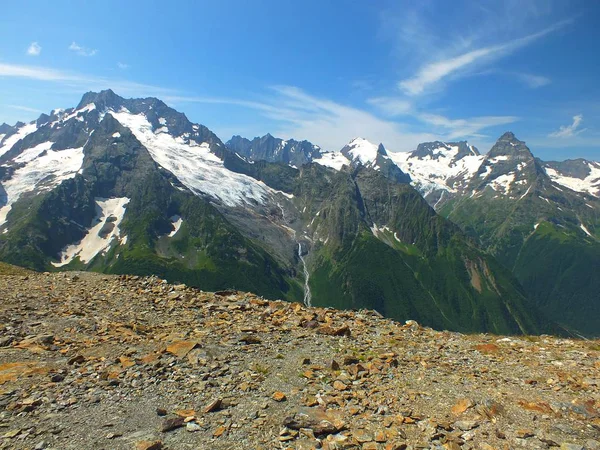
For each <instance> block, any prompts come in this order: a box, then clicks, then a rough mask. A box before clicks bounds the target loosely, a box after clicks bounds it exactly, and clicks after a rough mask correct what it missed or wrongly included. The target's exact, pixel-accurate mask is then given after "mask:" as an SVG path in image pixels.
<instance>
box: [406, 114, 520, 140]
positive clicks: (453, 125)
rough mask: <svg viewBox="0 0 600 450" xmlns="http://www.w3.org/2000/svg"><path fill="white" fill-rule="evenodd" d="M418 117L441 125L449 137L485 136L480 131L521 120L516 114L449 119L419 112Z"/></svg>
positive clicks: (431, 123) (432, 123)
mask: <svg viewBox="0 0 600 450" xmlns="http://www.w3.org/2000/svg"><path fill="white" fill-rule="evenodd" d="M417 117H418V119H419V120H421V121H422V122H424V123H426V124H428V125H431V126H434V127H441V128H443V129H445V130H446V132H445V133H444V134H445V135H446V136H447V139H455V138H460V137H484V136H483V135H481V134H480V132H481V131H482V130H484V129H486V128H490V127H495V126H499V125H507V124H510V123H514V122H516V121H518V120H519V118H518V117H516V116H481V117H472V118H469V119H448V118H447V117H444V116H441V115H438V114H427V113H424V114H419V115H418V116H417Z"/></svg>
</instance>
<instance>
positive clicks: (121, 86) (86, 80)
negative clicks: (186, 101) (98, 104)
mask: <svg viewBox="0 0 600 450" xmlns="http://www.w3.org/2000/svg"><path fill="white" fill-rule="evenodd" d="M2 77H11V78H21V79H30V80H38V81H47V82H52V83H56V84H60V85H62V86H67V87H71V88H72V89H73V90H75V91H76V92H83V91H85V90H102V89H108V88H110V89H113V90H115V91H117V92H118V93H120V94H122V95H133V96H140V97H146V96H157V97H167V96H174V95H177V93H178V92H177V91H176V90H173V89H167V88H161V87H158V86H152V85H148V84H144V83H137V82H134V81H128V80H123V79H118V78H114V79H113V78H105V77H97V76H91V75H85V74H79V73H73V72H66V71H63V70H57V69H52V68H49V67H41V66H29V65H18V64H5V63H1V62H0V78H2Z"/></svg>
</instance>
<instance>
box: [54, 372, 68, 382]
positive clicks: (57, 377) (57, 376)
mask: <svg viewBox="0 0 600 450" xmlns="http://www.w3.org/2000/svg"><path fill="white" fill-rule="evenodd" d="M64 379H65V376H64V375H63V374H62V373H54V374H52V376H51V377H50V381H52V382H53V383H60V382H61V381H63V380H64Z"/></svg>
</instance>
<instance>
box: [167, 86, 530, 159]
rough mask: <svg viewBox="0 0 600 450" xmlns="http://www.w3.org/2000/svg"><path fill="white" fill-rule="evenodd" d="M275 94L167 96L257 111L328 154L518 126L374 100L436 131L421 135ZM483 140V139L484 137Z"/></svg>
mask: <svg viewBox="0 0 600 450" xmlns="http://www.w3.org/2000/svg"><path fill="white" fill-rule="evenodd" d="M271 91H272V93H273V95H271V96H267V97H266V98H263V99H262V100H261V101H248V100H240V99H232V98H214V97H185V96H174V97H170V98H167V99H166V100H167V101H168V102H169V101H170V102H199V103H209V104H211V103H212V104H230V105H235V106H241V107H244V108H251V109H254V110H257V111H259V112H260V114H261V115H263V116H264V117H266V118H268V119H271V120H272V121H274V122H275V127H276V129H275V130H272V132H274V133H275V134H277V135H278V136H281V137H283V138H286V139H287V138H296V139H308V140H310V141H312V142H314V143H316V144H318V145H320V146H321V147H323V148H324V149H326V150H338V149H340V148H342V147H343V146H344V145H345V144H346V143H347V142H348V141H349V140H350V139H351V138H353V137H356V136H361V137H364V138H366V139H369V140H371V141H373V142H376V143H379V142H383V144H384V145H385V146H386V147H387V148H388V149H391V150H392V151H406V150H412V149H414V148H416V146H417V145H418V144H419V143H421V142H425V141H432V140H451V139H455V138H459V137H460V138H468V137H481V136H482V135H481V134H480V133H481V131H482V130H484V129H485V128H489V127H493V126H497V125H503V124H508V123H512V122H515V121H516V120H518V118H517V117H513V116H485V117H474V118H469V119H455V120H453V119H449V118H447V117H444V116H441V115H435V114H425V113H419V112H417V111H414V110H413V109H412V108H411V107H410V105H408V104H402V103H401V101H399V100H397V99H394V98H386V97H381V98H374V99H371V100H370V101H369V103H371V104H372V105H374V106H376V107H378V108H380V109H382V110H383V111H386V110H387V112H388V114H387V115H388V116H396V115H408V116H410V117H411V118H414V119H416V120H418V121H419V122H421V123H422V124H425V125H426V126H427V128H428V129H430V130H431V129H433V130H432V132H423V131H420V129H421V128H423V127H416V128H415V127H410V126H408V125H407V124H405V123H400V122H396V121H394V120H388V119H383V118H381V117H378V116H377V115H375V114H372V113H370V112H368V111H366V110H363V109H360V108H357V107H352V106H348V105H344V104H341V103H338V102H334V101H331V100H328V99H324V98H319V97H315V96H313V95H310V94H308V93H306V92H305V91H303V90H302V89H299V88H297V87H294V86H274V87H272V88H271ZM480 140H481V139H480Z"/></svg>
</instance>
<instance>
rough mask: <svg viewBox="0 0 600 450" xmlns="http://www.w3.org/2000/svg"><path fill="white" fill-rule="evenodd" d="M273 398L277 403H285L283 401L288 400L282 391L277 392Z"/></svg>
mask: <svg viewBox="0 0 600 450" xmlns="http://www.w3.org/2000/svg"><path fill="white" fill-rule="evenodd" d="M271 398H272V399H273V400H275V401H276V402H283V401H285V400H287V397H286V396H285V394H284V393H283V392H280V391H277V392H275V393H274V394H273V396H272V397H271Z"/></svg>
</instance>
